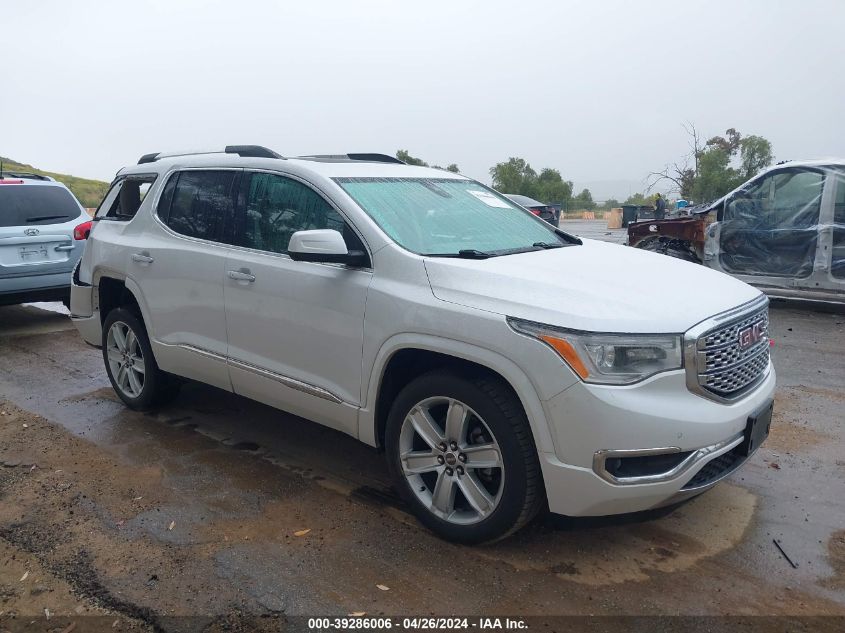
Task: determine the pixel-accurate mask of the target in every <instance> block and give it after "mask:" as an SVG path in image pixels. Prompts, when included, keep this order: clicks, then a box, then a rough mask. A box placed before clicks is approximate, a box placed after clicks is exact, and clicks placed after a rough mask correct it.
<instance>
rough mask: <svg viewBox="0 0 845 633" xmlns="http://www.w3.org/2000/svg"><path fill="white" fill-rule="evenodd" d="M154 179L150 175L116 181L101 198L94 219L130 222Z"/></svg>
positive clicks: (154, 177)
mask: <svg viewBox="0 0 845 633" xmlns="http://www.w3.org/2000/svg"><path fill="white" fill-rule="evenodd" d="M155 179H156V176H155V175H150V176H129V177H127V178H122V179H121V180H118V181H117V182H116V183H114V184H113V185H112V187H111V189H109V191H108V193H107V194H106V197H105V198H103V201H102V202H101V203H100V206H99V208H98V209H97V213H96V214H95V215H94V217H95V218H97V219H98V220H102V219H103V218H108V219H110V220H124V221H126V220H131V219H132V218H134V217H135V214H136V213H138V209H139V208H140V207H141V203H142V202H144V198H145V197H146V196H147V192H148V191H149V190H150V187H151V186H152V184H153V183H154V182H155Z"/></svg>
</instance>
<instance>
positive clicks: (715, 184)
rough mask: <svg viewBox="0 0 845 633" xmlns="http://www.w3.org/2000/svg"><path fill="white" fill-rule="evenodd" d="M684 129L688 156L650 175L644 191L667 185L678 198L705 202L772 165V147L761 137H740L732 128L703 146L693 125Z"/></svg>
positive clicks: (721, 194)
mask: <svg viewBox="0 0 845 633" xmlns="http://www.w3.org/2000/svg"><path fill="white" fill-rule="evenodd" d="M684 129H685V130H686V132H687V134H688V135H689V136H690V148H691V152H690V154H689V155H687V156H685V157H684V158H682V159H681V161H678V162H674V163H671V164H667V165H665V166H664V168H663V169H662V170H661V171H655V172H651V174H649V185H648V188H647V189H646V191H649V190H651V189H652V188H653V187H654V186H655V185H657V183H659V182H661V181H668V182H670V183H672V185H674V187H673V190H674V191H677V192H679V193H680V195H681V197H683V198H687V199H688V200H694V201H696V202H707V201H708V200H714V199H716V198H719V197H721V196H723V195H725V194H726V193H728V192H729V191H731V190H732V189H734V188H735V187H737V186H739V185H740V184H742V183H743V182H744V181H746V180H748V179H749V178H751V177H752V176H754V175H755V174H756V173H757V172H758V171H760V170H761V169H763V168H764V167H768V166H769V165H771V163H772V145H771V143H769V141H767V140H766V139H765V138H763V137H762V136H753V135H752V136H747V137H743V136H742V134H740V133H739V132H738V131H737V130H736V129H735V128H728V129H727V130H725V135H724V136H714V137H712V138H710V139H709V140H708V141H707V142H706V143H705V144H704V145H703V146H702V144H701V137H700V136H699V134H698V130H696V128H695V126H694V125H692V124H691V123H690V124H688V125H685V126H684ZM690 160H692V161H693V163H692V166H690Z"/></svg>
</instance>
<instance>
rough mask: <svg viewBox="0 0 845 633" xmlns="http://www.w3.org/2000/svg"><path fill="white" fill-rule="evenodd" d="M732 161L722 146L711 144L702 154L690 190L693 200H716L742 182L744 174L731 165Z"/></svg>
mask: <svg viewBox="0 0 845 633" xmlns="http://www.w3.org/2000/svg"><path fill="white" fill-rule="evenodd" d="M730 161H731V157H730V154H728V152H727V151H725V150H724V149H722V147H720V146H711V147H710V149H708V150H707V151H706V152H704V154H702V155H701V159H700V160H699V168H698V175H697V176H696V178H695V182H694V183H693V186H692V190H691V192H690V193H691V195H692V199H693V200H702V201H707V200H715V199H716V198H719V197H720V196H723V195H725V194H726V193H727V192H729V191H730V190H731V189H734V188H735V187H737V186H738V185H740V184H742V182H743V180H744V179H743V178H742V175H741V174H740V173H739V172H738V171H737V170H736V169H734V168H733V167H731V166H730Z"/></svg>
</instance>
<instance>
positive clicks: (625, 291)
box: [425, 240, 761, 333]
mask: <svg viewBox="0 0 845 633" xmlns="http://www.w3.org/2000/svg"><path fill="white" fill-rule="evenodd" d="M583 242H584V243H583V245H581V246H577V245H576V246H568V247H564V248H558V249H553V250H545V251H532V252H529V253H520V254H518V255H506V256H502V257H492V258H490V259H481V260H472V259H453V258H427V259H426V260H425V268H426V271H427V273H428V278H429V281H430V283H431V289H432V292H433V293H434V295H435V296H436V297H437V298H438V299H441V300H443V301H448V302H451V303H456V304H460V305H464V306H468V307H472V308H477V309H480V310H486V311H488V312H494V313H497V314H502V315H506V316H512V317H518V318H521V319H526V320H530V321H537V322H540V323H546V324H550V325H557V326H560V327H566V328H572V329H577V330H588V331H594V332H632V333H681V332H684V331H686V330H687V329H689V328H690V327H692V326H693V325H695V324H696V323H699V322H700V321H702V320H704V319H706V318H707V317H710V316H713V315H715V314H718V313H720V312H724V311H725V310H729V309H731V308H735V307H737V306H739V305H742V304H743V303H747V302H749V301H751V300H753V299H756V298H757V297H759V296H760V294H761V293H760V291H759V290H756V289H754V288H752V287H751V286H749V285H748V284H746V283H744V282H741V281H739V280H737V279H734V278H733V277H729V276H728V275H725V274H723V273H720V272H717V271H715V270H710V269H709V268H705V267H704V266H701V265H699V264H693V263H690V262H684V261H681V260H679V259H674V258H672V257H667V256H666V255H660V254H657V253H650V252H648V251H643V250H640V249H636V248H629V247H627V246H618V245H615V244H607V243H605V242H598V241H595V240H583Z"/></svg>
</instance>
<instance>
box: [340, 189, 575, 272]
mask: <svg viewBox="0 0 845 633" xmlns="http://www.w3.org/2000/svg"><path fill="white" fill-rule="evenodd" d="M335 181H336V182H337V183H338V184H339V185H340V186H341V187H343V189H344V191H346V193H348V194H349V195H350V196H351V197H352V198H353V199H354V200H355V202H357V203H358V205H360V207H361V208H362V209H363V210H364V211H365V212H366V213H367V214H368V215H369V216H370V217H371V218H373V220H375V221H376V222H377V223H378V225H379V226H380V227H381V228H382V230H383V231H384V232H385V233H387V234H388V235H389V236H390V237H391V239H393V240H394V241H395V242H396V243H397V244H399V245H400V246H402V247H403V248H406V249H408V250H409V251H412V252H414V253H418V254H420V255H439V256H453V257H461V256H469V257H490V256H494V255H504V254H509V253H517V252H524V251H529V250H539V249H540V248H556V247H559V246H565V245H568V244H569V243H570V242H568V241H566V239H565V238H564V237H562V236H561V235H560V234H558V233H556V232H555V231H554V229H553V228H552V227H551V225H549V224H547V223H546V222H543V221H542V220H539V219H537V218H536V217H534V216H533V215H531V214H530V213H528V212H526V211H523V210H522V209H520V208H519V207H518V206H516V205H514V204H513V203H512V202H510V201H509V200H508V199H507V198H505V197H504V196H501V195H499V194H497V193H496V192H494V191H491V190H490V189H487V188H486V187H484V186H483V185H480V184H479V183H477V182H474V181H472V180H459V179H454V178H336V179H335Z"/></svg>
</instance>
